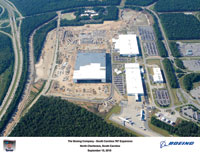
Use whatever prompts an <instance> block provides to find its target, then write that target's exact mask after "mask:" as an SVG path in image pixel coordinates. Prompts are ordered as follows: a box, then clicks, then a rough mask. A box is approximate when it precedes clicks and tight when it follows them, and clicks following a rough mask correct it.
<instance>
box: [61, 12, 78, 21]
mask: <svg viewBox="0 0 200 155" xmlns="http://www.w3.org/2000/svg"><path fill="white" fill-rule="evenodd" d="M62 19H66V20H73V19H76V16H75V15H74V13H65V14H62Z"/></svg>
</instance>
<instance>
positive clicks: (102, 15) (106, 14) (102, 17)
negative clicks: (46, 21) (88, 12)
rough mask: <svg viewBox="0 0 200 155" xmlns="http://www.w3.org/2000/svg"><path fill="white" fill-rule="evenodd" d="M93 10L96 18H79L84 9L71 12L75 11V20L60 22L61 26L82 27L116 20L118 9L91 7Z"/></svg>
mask: <svg viewBox="0 0 200 155" xmlns="http://www.w3.org/2000/svg"><path fill="white" fill-rule="evenodd" d="M92 9H93V10H95V11H96V12H98V13H99V15H98V16H94V17H93V18H92V19H90V18H89V17H86V18H83V17H80V14H81V13H83V12H84V10H85V9H84V8H80V9H76V10H73V11H75V13H74V14H75V15H76V19H74V20H61V24H60V25H61V26H83V25H84V24H100V23H103V22H104V21H111V20H112V21H113V20H118V18H119V9H118V8H117V7H115V6H110V7H105V8H103V7H93V8H92Z"/></svg>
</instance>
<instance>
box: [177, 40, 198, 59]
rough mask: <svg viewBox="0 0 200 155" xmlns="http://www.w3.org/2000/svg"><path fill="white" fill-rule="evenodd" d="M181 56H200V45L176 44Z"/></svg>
mask: <svg viewBox="0 0 200 155" xmlns="http://www.w3.org/2000/svg"><path fill="white" fill-rule="evenodd" d="M178 45H179V50H180V53H181V55H182V56H200V43H181V42H178Z"/></svg>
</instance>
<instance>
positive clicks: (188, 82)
mask: <svg viewBox="0 0 200 155" xmlns="http://www.w3.org/2000/svg"><path fill="white" fill-rule="evenodd" d="M194 82H200V73H191V74H187V75H185V76H184V77H183V86H184V88H185V89H186V90H187V91H190V90H192V89H193V83H194Z"/></svg>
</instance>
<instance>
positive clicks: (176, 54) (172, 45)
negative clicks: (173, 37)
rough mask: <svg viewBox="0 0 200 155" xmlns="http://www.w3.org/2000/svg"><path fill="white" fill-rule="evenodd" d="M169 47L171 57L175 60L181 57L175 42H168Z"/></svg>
mask: <svg viewBox="0 0 200 155" xmlns="http://www.w3.org/2000/svg"><path fill="white" fill-rule="evenodd" d="M169 47H170V49H171V52H172V56H173V57H176V58H178V57H181V53H180V51H179V48H178V44H177V43H176V42H174V41H170V42H169Z"/></svg>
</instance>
